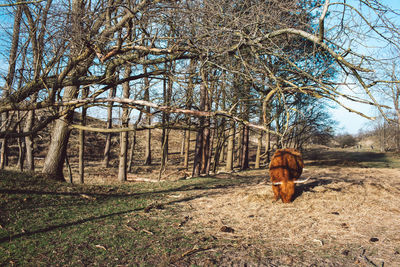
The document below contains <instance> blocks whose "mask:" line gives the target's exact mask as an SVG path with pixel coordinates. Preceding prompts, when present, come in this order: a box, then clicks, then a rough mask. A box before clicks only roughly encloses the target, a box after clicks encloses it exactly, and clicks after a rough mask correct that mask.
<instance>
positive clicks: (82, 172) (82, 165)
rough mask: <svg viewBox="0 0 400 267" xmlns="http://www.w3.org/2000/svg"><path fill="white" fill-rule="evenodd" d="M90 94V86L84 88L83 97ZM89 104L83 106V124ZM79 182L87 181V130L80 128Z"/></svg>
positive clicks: (83, 123) (83, 124) (84, 123)
mask: <svg viewBox="0 0 400 267" xmlns="http://www.w3.org/2000/svg"><path fill="white" fill-rule="evenodd" d="M88 94H89V90H88V88H84V89H82V98H87V97H88ZM86 112H87V106H86V105H84V106H82V122H81V124H82V126H85V125H86ZM79 182H80V183H81V184H83V183H84V182H85V130H82V129H81V130H79Z"/></svg>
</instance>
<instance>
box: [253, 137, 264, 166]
mask: <svg viewBox="0 0 400 267" xmlns="http://www.w3.org/2000/svg"><path fill="white" fill-rule="evenodd" d="M262 139H263V132H260V133H259V134H258V139H257V152H256V162H255V164H254V168H256V169H259V168H260V162H261V148H262Z"/></svg>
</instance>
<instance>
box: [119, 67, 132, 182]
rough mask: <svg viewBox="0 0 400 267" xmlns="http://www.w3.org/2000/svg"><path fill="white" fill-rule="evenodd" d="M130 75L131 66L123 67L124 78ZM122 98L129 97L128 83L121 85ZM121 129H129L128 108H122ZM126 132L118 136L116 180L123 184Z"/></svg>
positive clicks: (126, 143)
mask: <svg viewBox="0 0 400 267" xmlns="http://www.w3.org/2000/svg"><path fill="white" fill-rule="evenodd" d="M131 73H132V69H131V66H129V65H128V66H126V67H125V73H124V78H128V77H129V76H130V75H131ZM122 90H123V91H122V96H123V97H124V98H129V96H130V85H129V82H125V83H124V84H123V85H122ZM121 122H122V127H123V128H128V127H129V108H128V107H127V106H124V107H123V108H122V121H121ZM128 146H129V139H128V132H122V133H121V134H120V153H119V167H118V180H119V181H120V182H124V181H126V180H127V156H128Z"/></svg>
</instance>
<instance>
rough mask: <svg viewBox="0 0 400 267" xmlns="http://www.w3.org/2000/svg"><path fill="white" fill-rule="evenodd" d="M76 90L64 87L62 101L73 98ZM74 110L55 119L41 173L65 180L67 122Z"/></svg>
mask: <svg viewBox="0 0 400 267" xmlns="http://www.w3.org/2000/svg"><path fill="white" fill-rule="evenodd" d="M77 92H78V87H77V86H68V87H66V88H65V89H64V95H63V101H68V100H71V99H74V98H75V97H76V94H77ZM73 116H74V111H73V110H69V111H68V112H67V114H66V115H64V116H62V117H61V118H60V119H57V120H56V121H55V124H54V128H53V131H52V133H51V142H50V145H49V150H48V151H47V155H46V158H45V161H44V165H43V170H42V172H43V174H44V175H46V176H47V177H48V178H51V179H55V180H59V181H65V179H64V174H63V166H64V162H65V157H66V154H67V145H68V140H69V135H70V132H71V130H70V129H69V128H68V124H69V123H71V122H72V120H73Z"/></svg>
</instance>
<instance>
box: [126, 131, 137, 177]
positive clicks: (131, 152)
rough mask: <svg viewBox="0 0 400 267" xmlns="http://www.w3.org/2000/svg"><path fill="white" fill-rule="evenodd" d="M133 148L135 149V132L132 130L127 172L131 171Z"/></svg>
mask: <svg viewBox="0 0 400 267" xmlns="http://www.w3.org/2000/svg"><path fill="white" fill-rule="evenodd" d="M135 147H136V130H134V131H133V132H132V142H131V148H130V152H129V160H128V172H131V171H132V165H133V156H134V155H135Z"/></svg>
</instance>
